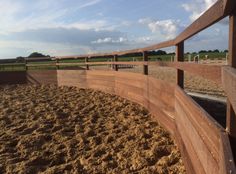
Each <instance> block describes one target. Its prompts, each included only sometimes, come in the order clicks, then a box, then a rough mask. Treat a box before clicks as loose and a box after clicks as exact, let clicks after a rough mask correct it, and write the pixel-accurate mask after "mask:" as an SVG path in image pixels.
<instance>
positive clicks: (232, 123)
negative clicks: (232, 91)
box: [226, 11, 236, 157]
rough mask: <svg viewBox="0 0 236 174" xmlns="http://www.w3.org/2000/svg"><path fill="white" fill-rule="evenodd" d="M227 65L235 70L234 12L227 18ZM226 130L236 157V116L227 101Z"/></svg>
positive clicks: (235, 30) (235, 38)
mask: <svg viewBox="0 0 236 174" xmlns="http://www.w3.org/2000/svg"><path fill="white" fill-rule="evenodd" d="M228 65H229V66H232V67H233V68H236V11H234V12H233V14H232V15H230V17H229V57H228ZM226 130H227V132H228V133H229V136H230V141H231V146H232V151H233V154H234V157H236V149H235V147H236V114H235V111H234V110H233V107H232V105H231V103H230V101H229V99H228V100H227V117H226Z"/></svg>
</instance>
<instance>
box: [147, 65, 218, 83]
mask: <svg viewBox="0 0 236 174" xmlns="http://www.w3.org/2000/svg"><path fill="white" fill-rule="evenodd" d="M148 65H152V66H162V67H171V68H176V69H180V70H183V71H186V72H188V73H191V74H195V75H198V76H201V77H203V78H206V79H209V80H212V81H214V82H216V83H217V84H221V66H217V65H204V64H197V63H187V62H161V61H160V62H148Z"/></svg>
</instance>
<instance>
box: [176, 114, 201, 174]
mask: <svg viewBox="0 0 236 174" xmlns="http://www.w3.org/2000/svg"><path fill="white" fill-rule="evenodd" d="M179 116H180V115H179V114H176V119H175V120H176V126H177V132H178V133H179V134H180V136H181V139H182V141H183V143H184V145H185V147H186V149H185V150H186V152H187V154H188V155H189V158H190V161H189V162H188V163H191V164H192V167H193V170H194V172H196V173H199V174H206V173H205V170H204V168H203V166H202V163H201V161H200V159H199V157H198V155H197V153H196V149H195V148H194V146H193V142H192V141H191V140H190V139H189V137H188V136H187V135H186V132H188V131H189V130H185V129H184V128H183V126H184V125H182V123H181V122H180V121H178V117H179ZM194 172H193V173H194ZM190 174H191V173H190Z"/></svg>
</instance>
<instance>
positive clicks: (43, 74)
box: [26, 70, 57, 84]
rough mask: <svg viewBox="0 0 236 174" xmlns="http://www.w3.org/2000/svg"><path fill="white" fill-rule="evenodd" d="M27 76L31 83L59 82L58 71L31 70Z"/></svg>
mask: <svg viewBox="0 0 236 174" xmlns="http://www.w3.org/2000/svg"><path fill="white" fill-rule="evenodd" d="M26 78H27V82H28V83H29V84H57V71H56V70H45V71H44V70H43V71H42V70H36V71H33V70H32V71H31V70H29V71H27V73H26Z"/></svg>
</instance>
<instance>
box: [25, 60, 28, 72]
mask: <svg viewBox="0 0 236 174" xmlns="http://www.w3.org/2000/svg"><path fill="white" fill-rule="evenodd" d="M25 70H26V71H27V70H28V66H27V58H25Z"/></svg>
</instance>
